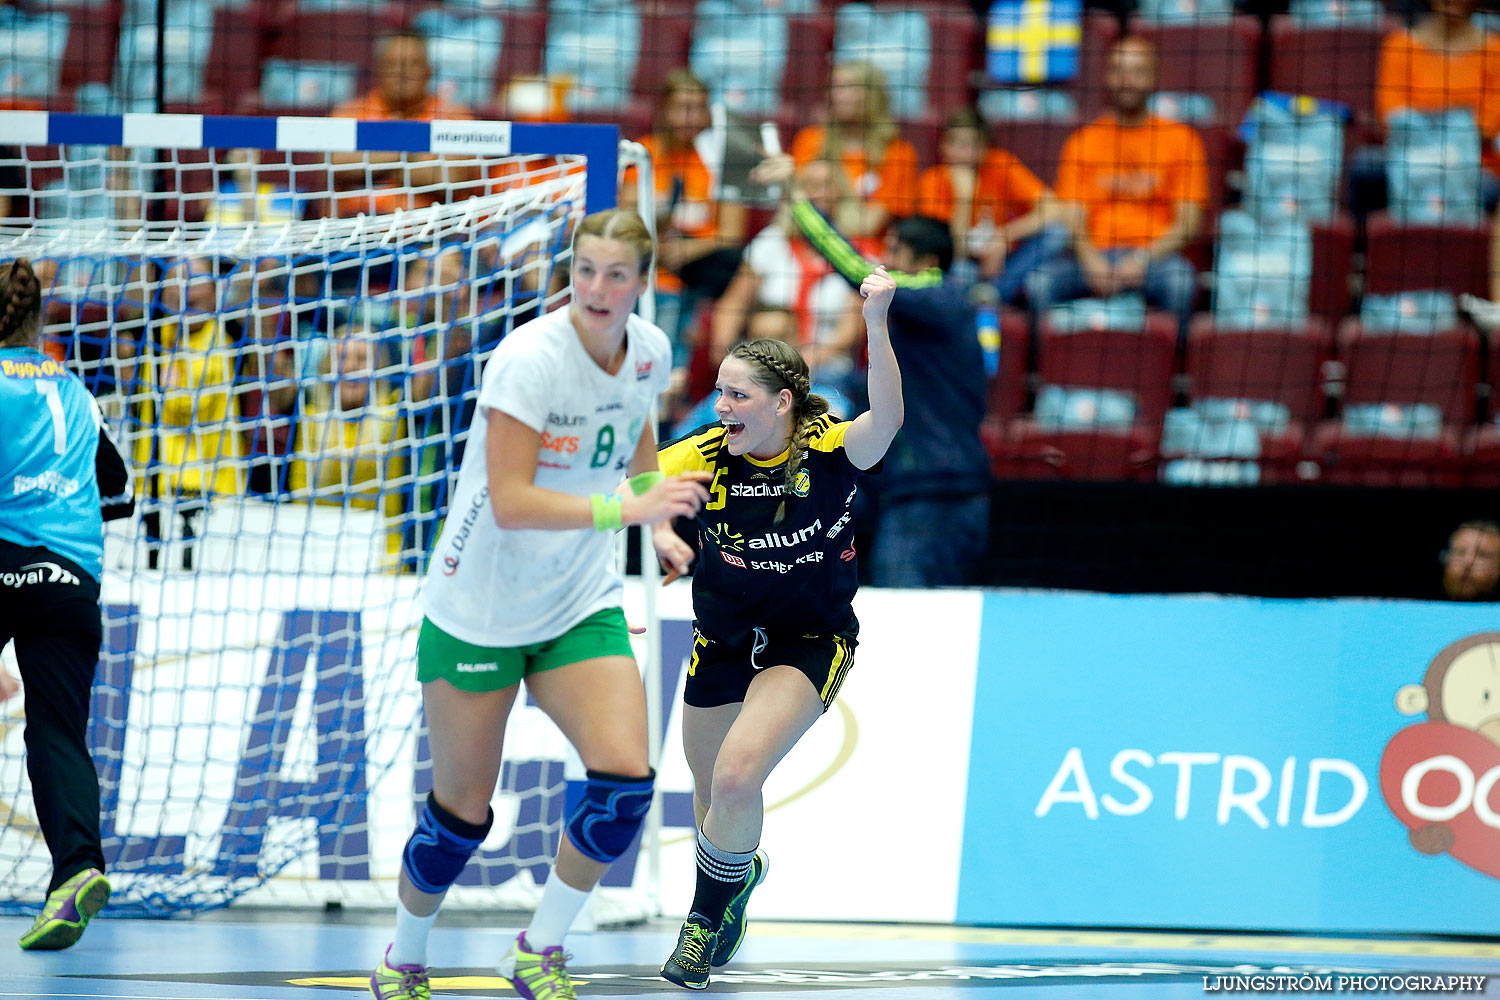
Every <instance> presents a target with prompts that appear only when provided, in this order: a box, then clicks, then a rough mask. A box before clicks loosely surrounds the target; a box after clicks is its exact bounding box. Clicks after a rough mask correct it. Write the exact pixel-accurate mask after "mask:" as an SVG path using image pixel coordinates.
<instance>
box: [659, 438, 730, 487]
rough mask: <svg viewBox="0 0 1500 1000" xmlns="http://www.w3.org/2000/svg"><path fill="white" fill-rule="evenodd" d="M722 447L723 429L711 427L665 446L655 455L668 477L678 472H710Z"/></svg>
mask: <svg viewBox="0 0 1500 1000" xmlns="http://www.w3.org/2000/svg"><path fill="white" fill-rule="evenodd" d="M723 446H724V428H723V427H712V428H709V429H708V430H706V431H704V432H703V433H701V434H693V435H690V436H689V437H685V438H683V439H682V440H680V441H676V442H673V443H672V444H669V445H667V446H666V447H665V448H663V449H662V450H661V451H660V452H658V454H657V461H658V462H659V463H660V464H661V471H662V472H665V473H666V474H667V475H669V476H675V475H677V474H678V473H680V472H695V471H711V470H712V469H713V467H714V461H715V459H717V458H718V457H719V449H720V448H722V447H723Z"/></svg>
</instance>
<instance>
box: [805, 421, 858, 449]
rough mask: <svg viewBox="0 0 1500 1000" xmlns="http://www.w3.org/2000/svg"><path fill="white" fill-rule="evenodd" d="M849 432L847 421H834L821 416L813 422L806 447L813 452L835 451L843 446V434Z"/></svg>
mask: <svg viewBox="0 0 1500 1000" xmlns="http://www.w3.org/2000/svg"><path fill="white" fill-rule="evenodd" d="M848 430H849V421H847V420H834V419H833V417H831V416H829V415H828V414H826V413H825V414H823V415H822V416H821V417H819V418H818V419H817V420H815V421H813V429H812V435H811V437H809V438H808V440H807V446H808V447H809V448H811V449H812V450H813V451H837V450H838V449H840V448H842V447H843V446H844V434H845V432H847V431H848Z"/></svg>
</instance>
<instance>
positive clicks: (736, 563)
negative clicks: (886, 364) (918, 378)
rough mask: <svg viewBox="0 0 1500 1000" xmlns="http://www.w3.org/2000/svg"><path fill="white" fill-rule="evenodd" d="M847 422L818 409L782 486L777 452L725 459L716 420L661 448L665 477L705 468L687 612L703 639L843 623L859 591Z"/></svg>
mask: <svg viewBox="0 0 1500 1000" xmlns="http://www.w3.org/2000/svg"><path fill="white" fill-rule="evenodd" d="M849 426H850V425H849V423H848V422H847V421H840V420H836V419H834V418H833V417H832V416H829V415H826V414H825V415H824V416H821V417H818V418H817V419H816V420H815V421H813V426H812V431H811V435H810V436H809V438H808V446H807V455H806V456H805V457H804V458H803V460H802V465H801V467H800V468H799V469H798V470H797V474H796V477H795V478H794V479H793V481H792V485H791V488H790V490H788V489H787V488H786V487H785V485H784V479H785V473H786V462H787V453H786V452H782V453H781V454H780V455H778V456H776V457H775V458H773V459H769V460H765V461H762V460H760V459H756V458H751V457H750V456H748V455H731V454H729V450H728V448H726V447H725V446H724V428H723V427H721V426H720V425H718V424H710V425H707V426H704V427H701V428H699V429H698V430H696V431H694V432H692V433H691V434H689V435H687V436H686V437H684V438H682V439H681V440H679V441H676V442H674V443H672V444H669V445H667V446H666V447H664V448H663V449H662V450H661V456H660V458H661V469H662V471H663V472H665V473H666V474H667V475H669V476H670V475H675V474H677V473H680V472H688V471H691V470H704V471H707V472H712V473H713V481H712V482H711V483H710V484H709V487H708V503H706V504H705V505H704V506H703V509H702V510H701V511H699V512H698V517H697V521H698V535H699V542H700V550H701V551H700V554H699V556H698V565H697V569H696V570H695V572H694V575H693V611H694V615H695V617H696V618H697V622H698V629H699V631H701V632H702V633H703V634H704V635H705V636H706V637H707V638H710V639H715V640H718V641H720V642H727V643H733V642H736V641H738V640H739V639H740V638H741V637H742V636H744V635H746V634H747V633H749V632H750V631H751V630H752V629H754V628H756V627H774V628H776V629H778V630H782V629H787V630H791V629H795V630H799V631H801V632H804V633H807V634H823V633H828V632H834V631H838V630H841V629H845V628H848V627H849V626H850V623H851V622H852V621H853V619H854V611H853V608H852V607H851V605H850V602H851V601H852V600H853V598H854V592H855V590H856V589H858V587H859V580H858V572H857V567H856V564H855V556H854V531H853V529H852V528H851V527H850V522H851V521H852V520H853V514H852V513H851V512H852V510H853V506H854V497H855V494H856V493H857V492H858V480H859V477H860V476H861V475H862V473H861V472H860V470H859V469H857V468H855V467H854V465H853V463H851V462H850V461H849V457H848V455H846V454H845V452H844V434H845V432H847V431H848V429H849ZM783 500H784V501H785V502H786V514H785V516H784V517H783V519H782V521H781V523H780V524H776V523H774V522H775V520H776V508H777V507H778V506H780V505H781V503H782V501H783Z"/></svg>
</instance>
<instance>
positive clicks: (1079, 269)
mask: <svg viewBox="0 0 1500 1000" xmlns="http://www.w3.org/2000/svg"><path fill="white" fill-rule="evenodd" d="M1105 86H1106V87H1108V88H1109V92H1110V104H1111V108H1112V110H1110V111H1107V112H1105V113H1104V114H1103V115H1102V116H1100V117H1099V118H1098V119H1097V120H1095V121H1093V122H1091V123H1090V124H1088V125H1085V126H1084V127H1083V128H1081V129H1079V130H1078V131H1077V132H1074V133H1073V134H1072V135H1071V136H1070V137H1069V138H1068V141H1067V143H1066V145H1064V146H1063V151H1062V159H1061V162H1060V163H1059V165H1058V168H1057V197H1058V200H1059V201H1061V202H1062V203H1063V205H1064V209H1065V212H1066V214H1067V217H1068V220H1069V223H1070V226H1071V228H1072V233H1073V252H1072V253H1071V254H1067V253H1065V254H1063V255H1062V256H1060V257H1056V258H1053V259H1052V260H1051V261H1049V262H1047V263H1046V264H1043V265H1042V266H1041V267H1039V268H1037V270H1036V271H1034V272H1032V274H1031V277H1030V278H1029V279H1028V280H1027V282H1026V294H1027V297H1028V298H1029V299H1030V300H1031V304H1032V306H1033V307H1035V308H1036V310H1037V311H1038V312H1039V313H1040V312H1044V311H1045V310H1047V309H1049V308H1051V307H1052V306H1053V305H1056V304H1057V303H1059V302H1066V301H1068V300H1070V299H1076V298H1081V297H1083V296H1086V295H1097V296H1101V297H1108V296H1111V295H1118V294H1120V293H1122V292H1131V291H1139V292H1140V293H1141V295H1142V296H1143V297H1144V298H1145V300H1146V303H1147V304H1148V305H1151V306H1153V307H1155V308H1158V309H1165V310H1167V311H1169V312H1172V313H1175V314H1176V315H1177V318H1178V321H1179V324H1180V329H1181V330H1182V331H1184V332H1185V331H1186V329H1187V323H1188V320H1189V318H1191V316H1192V310H1193V300H1194V298H1195V297H1196V296H1197V289H1198V275H1197V272H1196V271H1195V270H1194V269H1193V265H1192V264H1191V263H1189V262H1188V260H1187V258H1185V257H1183V256H1182V249H1183V248H1184V247H1185V246H1187V245H1188V243H1190V242H1191V241H1192V239H1193V238H1194V237H1195V236H1197V235H1198V233H1199V231H1200V230H1201V229H1202V226H1203V210H1204V207H1205V206H1206V205H1207V203H1208V166H1207V163H1206V161H1205V158H1204V155H1203V142H1202V140H1201V139H1199V138H1198V133H1197V132H1195V131H1194V130H1193V129H1192V127H1191V126H1188V125H1184V124H1182V123H1180V122H1172V121H1168V120H1166V119H1164V118H1159V117H1157V116H1155V115H1153V114H1151V113H1150V112H1149V111H1148V110H1147V106H1146V105H1147V101H1148V100H1149V99H1150V97H1151V93H1152V91H1153V90H1154V89H1155V87H1156V53H1155V50H1153V49H1152V47H1151V45H1150V44H1149V43H1147V42H1145V41H1143V40H1141V39H1139V38H1130V37H1127V38H1122V39H1121V40H1120V41H1119V42H1117V43H1115V46H1114V48H1113V49H1112V50H1111V51H1110V55H1109V68H1108V71H1107V73H1106V75H1105Z"/></svg>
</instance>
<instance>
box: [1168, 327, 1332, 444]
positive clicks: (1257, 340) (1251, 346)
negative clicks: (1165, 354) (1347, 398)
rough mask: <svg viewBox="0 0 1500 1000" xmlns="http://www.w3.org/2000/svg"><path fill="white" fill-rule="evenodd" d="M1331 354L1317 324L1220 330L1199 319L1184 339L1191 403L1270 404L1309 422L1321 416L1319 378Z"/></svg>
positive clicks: (1326, 330)
mask: <svg viewBox="0 0 1500 1000" xmlns="http://www.w3.org/2000/svg"><path fill="white" fill-rule="evenodd" d="M1332 353H1333V337H1332V334H1331V333H1330V330H1329V327H1328V325H1327V324H1325V323H1323V322H1322V321H1320V320H1312V321H1310V322H1309V323H1308V324H1307V325H1305V326H1303V327H1301V328H1287V329H1260V330H1225V329H1220V328H1217V327H1215V326H1214V323H1213V320H1212V319H1210V318H1209V317H1207V316H1202V317H1199V318H1198V319H1197V320H1196V321H1195V322H1194V323H1193V328H1192V330H1191V332H1190V333H1189V334H1188V347H1187V370H1188V376H1189V378H1190V379H1191V385H1192V390H1191V394H1192V398H1194V399H1203V398H1206V397H1216V398H1219V399H1266V400H1271V401H1273V402H1277V403H1280V404H1282V405H1283V406H1285V407H1286V408H1287V411H1288V413H1289V414H1290V416H1291V418H1292V419H1293V420H1299V421H1302V422H1304V423H1310V422H1312V421H1314V420H1318V419H1319V418H1321V417H1322V416H1323V406H1324V401H1323V387H1322V374H1321V373H1322V369H1323V363H1324V362H1325V361H1327V360H1328V359H1329V358H1330V357H1331V356H1332Z"/></svg>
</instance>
